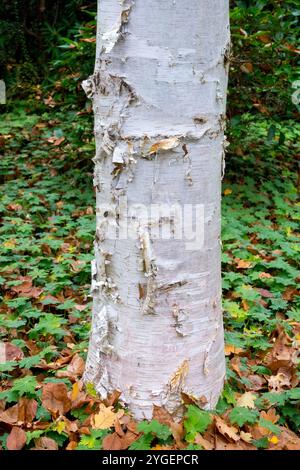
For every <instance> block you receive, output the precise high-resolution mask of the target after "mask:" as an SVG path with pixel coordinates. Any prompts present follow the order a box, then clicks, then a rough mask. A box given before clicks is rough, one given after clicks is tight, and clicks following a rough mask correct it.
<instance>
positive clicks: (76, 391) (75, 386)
mask: <svg viewBox="0 0 300 470" xmlns="http://www.w3.org/2000/svg"><path fill="white" fill-rule="evenodd" d="M78 394H79V385H78V382H75V383H74V384H73V387H72V393H71V400H72V401H75V400H76V398H77V397H78Z"/></svg>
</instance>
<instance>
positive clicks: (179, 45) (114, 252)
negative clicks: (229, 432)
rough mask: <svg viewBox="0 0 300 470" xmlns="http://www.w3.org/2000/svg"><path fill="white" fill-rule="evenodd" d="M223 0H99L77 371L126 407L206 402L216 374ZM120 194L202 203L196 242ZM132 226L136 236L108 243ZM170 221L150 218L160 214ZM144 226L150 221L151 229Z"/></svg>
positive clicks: (215, 388)
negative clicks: (155, 231)
mask: <svg viewBox="0 0 300 470" xmlns="http://www.w3.org/2000/svg"><path fill="white" fill-rule="evenodd" d="M228 10H229V7H228V0H164V1H162V0H135V1H131V0H100V1H99V6H98V33H97V56H96V65H95V72H94V74H93V75H92V76H91V77H89V79H88V80H86V81H85V82H84V83H83V87H84V89H85V91H86V93H87V95H88V97H90V98H91V99H92V100H93V106H94V113H95V137H96V156H95V159H94V161H95V174H94V186H95V188H96V198H97V202H96V204H97V217H96V238H95V261H94V262H93V264H92V294H93V299H94V306H93V323H92V331H91V337H90V346H89V354H88V360H87V366H86V371H85V381H86V382H93V383H94V384H95V387H96V389H97V391H98V392H99V393H100V395H101V396H102V397H105V396H106V395H107V393H109V392H110V391H112V390H114V389H119V390H120V391H121V392H122V399H123V401H124V402H125V403H126V404H128V405H129V408H130V409H131V410H132V412H133V413H134V415H135V417H136V418H138V419H141V418H144V417H146V418H150V417H151V415H152V407H153V404H157V405H164V406H165V407H166V408H167V409H168V410H169V411H170V412H172V413H173V414H174V415H175V416H176V415H177V414H180V407H181V393H185V394H187V395H190V396H192V397H193V399H194V400H198V402H199V404H201V405H202V406H204V407H206V408H212V407H214V406H215V404H216V402H217V400H218V397H219V394H220V392H221V390H222V387H223V381H224V376H225V361H224V345H223V325H222V309H221V268H220V251H221V241H220V201H221V177H222V172H223V170H224V151H225V147H226V139H225V137H224V122H225V117H224V113H225V106H226V90H227V73H228V70H227V69H228V67H227V62H228V55H229V46H230V36H229V15H228ZM125 198H126V199H127V205H128V206H130V205H133V204H137V203H141V204H145V205H149V204H168V205H170V204H174V203H176V204H179V205H180V206H182V207H183V206H184V205H186V204H191V205H196V204H203V207H204V217H205V230H204V244H203V247H202V249H201V250H199V249H194V250H186V240H178V239H175V240H174V239H171V240H162V239H161V238H157V237H153V236H152V235H151V233H152V232H151V222H149V220H146V219H145V217H144V216H143V214H142V213H140V211H139V210H138V208H136V209H135V210H133V211H131V214H130V216H128V214H127V209H128V206H127V207H126V204H125V203H124V200H125ZM123 222H126V223H128V224H129V226H130V228H131V230H133V231H135V232H136V234H137V238H136V239H135V240H134V239H130V238H126V237H124V239H117V240H112V239H111V237H109V236H108V233H109V230H110V229H111V228H113V227H121V226H122V223H123ZM169 222H170V221H168V220H166V218H164V217H161V219H160V220H159V225H160V226H161V227H162V228H163V226H164V224H165V223H166V224H167V223H169ZM152 228H153V227H152Z"/></svg>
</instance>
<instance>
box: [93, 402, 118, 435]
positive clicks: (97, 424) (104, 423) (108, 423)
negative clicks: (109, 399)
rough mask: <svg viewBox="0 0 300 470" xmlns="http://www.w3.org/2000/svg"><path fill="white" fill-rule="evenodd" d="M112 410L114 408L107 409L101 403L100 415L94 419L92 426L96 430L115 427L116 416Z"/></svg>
mask: <svg viewBox="0 0 300 470" xmlns="http://www.w3.org/2000/svg"><path fill="white" fill-rule="evenodd" d="M112 409H113V407H112V406H108V407H106V406H105V405H103V403H101V405H100V409H99V413H98V414H96V415H94V416H93V418H92V426H93V428H94V429H108V428H111V427H112V426H113V424H114V422H115V419H116V415H115V413H114V412H113V411H112Z"/></svg>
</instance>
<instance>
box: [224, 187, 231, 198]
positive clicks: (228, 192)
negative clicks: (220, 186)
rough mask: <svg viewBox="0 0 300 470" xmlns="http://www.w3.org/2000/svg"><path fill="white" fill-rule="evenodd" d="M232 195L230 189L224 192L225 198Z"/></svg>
mask: <svg viewBox="0 0 300 470" xmlns="http://www.w3.org/2000/svg"><path fill="white" fill-rule="evenodd" d="M231 193H232V189H229V188H227V189H225V191H224V195H225V196H228V195H229V194H231Z"/></svg>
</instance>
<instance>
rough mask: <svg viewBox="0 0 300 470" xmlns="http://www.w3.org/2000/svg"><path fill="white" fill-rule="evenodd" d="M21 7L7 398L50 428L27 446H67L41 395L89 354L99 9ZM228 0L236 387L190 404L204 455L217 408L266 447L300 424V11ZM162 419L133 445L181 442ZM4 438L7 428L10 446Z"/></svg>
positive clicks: (6, 64)
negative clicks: (31, 401)
mask: <svg viewBox="0 0 300 470" xmlns="http://www.w3.org/2000/svg"><path fill="white" fill-rule="evenodd" d="M24 3H25V2H22V1H19V0H18V1H14V2H6V1H5V2H4V5H5V8H4V10H3V11H2V12H1V16H0V25H1V27H2V28H4V31H5V34H4V35H3V37H2V39H1V41H3V44H4V45H5V46H6V53H5V55H3V54H2V55H1V57H0V62H1V67H2V69H1V70H2V73H3V74H4V75H5V78H6V81H7V84H8V103H7V105H6V106H2V107H0V112H1V113H3V114H4V113H5V120H2V121H1V124H0V133H1V136H0V158H1V159H0V169H1V171H0V173H1V180H0V184H1V198H0V217H1V221H2V227H1V229H0V246H1V254H0V284H1V287H0V288H1V302H2V304H1V310H0V339H2V340H5V341H8V342H10V343H11V344H13V345H15V346H16V347H17V348H19V349H20V350H21V351H22V353H23V357H22V358H21V360H15V359H12V360H11V361H9V362H6V363H2V364H0V373H1V378H2V384H3V385H2V391H0V402H1V400H2V402H1V403H3V404H4V406H12V405H14V403H16V402H17V401H18V400H19V399H20V398H21V397H27V398H35V400H37V403H38V410H37V417H38V419H39V420H40V421H42V422H45V423H48V426H47V425H46V426H44V427H43V426H41V427H37V428H35V430H33V431H31V430H28V429H26V437H27V447H28V448H30V447H32V446H33V442H35V440H36V439H38V438H39V437H40V436H48V437H51V439H54V441H56V442H57V445H58V446H59V447H65V446H66V444H67V443H68V439H70V440H71V437H70V434H68V432H67V430H66V428H65V427H59V426H60V425H59V421H58V420H57V419H55V417H53V416H52V417H51V415H50V414H49V411H47V410H46V409H45V408H44V406H43V405H42V400H41V390H40V389H41V386H42V385H43V384H45V383H47V382H49V381H50V382H51V381H52V382H55V381H60V382H61V381H63V382H64V383H65V384H66V386H67V387H68V389H69V390H72V387H73V389H74V381H73V380H71V379H70V378H68V377H67V376H66V377H65V378H58V377H59V376H58V375H57V370H58V367H57V368H56V367H55V364H57V363H58V362H57V361H59V360H61V358H67V357H72V355H73V354H74V353H78V354H79V355H80V356H81V357H83V358H84V357H85V354H86V348H87V341H88V333H89V321H90V306H91V302H90V297H89V283H90V260H91V258H92V245H93V237H94V210H93V207H94V195H93V189H92V163H91V158H92V156H93V153H94V142H93V135H92V112H91V106H90V102H89V101H88V100H86V98H85V96H84V93H83V91H82V90H81V87H80V82H81V80H82V79H83V78H85V77H86V76H87V75H88V74H89V73H91V72H92V69H93V61H94V50H95V40H94V37H95V17H94V13H93V9H94V7H95V2H91V3H89V4H88V5H86V4H85V2H81V1H75V0H73V1H71V0H69V1H67V2H60V1H58V0H56V1H53V2H49V1H45V2H42V1H33V0H32V1H30V2H27V3H28V4H29V8H28V9H27V10H26V11H27V13H26V15H27V16H26V17H25V20H24V23H22V25H21V24H20V17H21V16H20V12H22V11H23V10H22V8H24ZM50 3H51V7H50ZM231 3H232V10H231V16H232V36H233V52H232V58H231V60H232V63H231V82H230V90H229V106H228V117H229V119H228V121H229V122H228V134H229V137H228V138H229V141H230V142H231V145H230V147H229V151H228V154H227V173H226V177H225V179H224V189H223V193H224V198H223V281H224V285H223V288H224V319H225V328H226V355H227V359H228V373H227V383H226V386H225V390H224V393H223V396H222V397H221V399H220V401H219V404H218V407H217V410H215V412H214V414H209V413H207V412H204V411H202V410H200V409H199V408H198V407H197V406H196V403H193V404H191V403H187V408H186V415H185V421H184V426H183V428H182V429H183V441H184V442H185V445H186V446H189V447H188V448H190V449H193V448H203V446H204V448H205V445H206V444H205V442H204V443H203V442H202V441H199V438H198V437H199V434H204V433H209V430H210V429H211V426H212V422H213V416H214V420H216V419H217V418H216V416H217V415H219V416H222V417H223V418H222V419H226V421H227V423H228V425H230V426H235V431H232V430H231V432H240V433H241V432H243V433H244V434H249V435H250V441H251V443H252V444H254V445H255V446H256V447H257V448H268V447H272V446H273V447H274V446H275V447H276V445H278V446H279V445H280V446H281V448H285V447H284V446H285V445H287V444H286V441H287V435H286V434H285V431H284V429H285V428H283V426H286V427H287V428H289V429H290V430H292V431H297V429H298V428H299V425H300V419H299V403H300V393H299V390H300V389H299V388H298V384H299V370H297V360H296V351H297V347H299V339H300V338H299V333H300V332H299V321H300V301H299V291H297V289H296V286H297V282H298V281H299V276H300V274H299V271H298V269H297V268H298V266H299V261H300V255H299V243H298V241H299V234H298V233H297V229H298V224H299V213H298V212H297V204H296V198H297V185H299V179H297V178H298V176H297V175H298V167H297V162H296V155H297V153H298V152H299V148H297V146H298V143H299V137H300V128H299V126H298V125H297V124H296V118H297V112H298V107H297V105H296V104H295V103H293V102H292V99H291V96H292V93H293V92H294V89H293V87H292V84H293V83H294V81H295V80H296V79H297V76H296V74H295V67H294V66H295V64H296V58H297V54H296V19H297V16H298V15H299V10H297V6H296V4H297V2H296V1H293V0H288V1H285V2H283V1H279V0H278V1H275V0H270V1H267V0H249V1H246V0H244V1H243V0H236V1H234V2H231ZM62 4H63V5H62ZM43 5H45V6H46V9H45V10H43V11H42V12H40V17H39V16H37V15H36V13H35V12H36V9H41V7H43ZM62 9H63V12H64V14H63V15H62V14H60V13H59V12H61V11H62ZM16 11H18V12H19V13H18V15H19V16H18V15H17V13H16ZM33 20H34V21H33ZM16 23H18V24H19V28H20V29H22V34H16V30H15V24H16ZM29 25H30V31H31V33H34V34H35V35H36V36H35V40H34V41H33V40H32V39H31V38H32V34H30V33H29V32H28V28H29ZM25 26H26V28H25ZM38 38H39V39H38ZM32 41H33V42H32ZM39 48H40V49H39ZM45 64H46V65H47V66H46V67H45ZM280 351H281V352H280ZM282 351H284V359H282V358H281V359H280V357H281V356H280V354H281V353H282ZM66 363H67V362H66ZM53 364H54V365H53ZM60 367H63V365H62V366H60ZM63 370H64V369H63ZM71 378H72V377H71ZM72 382H73V384H72ZM75 383H76V382H75ZM88 391H89V394H90V395H91V396H92V395H93V394H94V392H93V389H92V388H90V389H89V390H88ZM243 397H244V398H243ZM242 398H243V399H242ZM243 400H244V401H243ZM245 403H246V405H245ZM93 410H94V408H93ZM90 413H91V409H90V411H89V412H88V413H86V412H85V407H84V406H82V407H81V408H79V409H76V408H75V409H72V410H71V411H70V412H69V413H68V419H69V420H76V423H77V425H78V426H79V427H80V425H81V426H84V424H83V423H85V422H86V419H87V416H88V414H90ZM220 419H221V418H220ZM215 422H216V426H217V427H218V426H219V427H218V430H219V428H220V429H221V428H222V426H221V425H220V423H219V422H218V421H215ZM218 423H219V424H218ZM167 424H168V425H169V424H170V423H168V422H167V420H166V422H162V423H159V422H158V421H156V420H153V421H152V422H151V423H150V424H149V423H146V422H143V423H140V424H139V427H138V429H137V435H138V434H139V437H138V439H137V440H135V441H134V442H132V443H131V446H130V448H131V449H141V448H151V447H153V446H158V448H160V447H161V448H164V447H168V446H170V445H172V436H171V432H170V431H169V427H167ZM65 426H66V425H65ZM171 429H173V428H172V426H171ZM223 431H224V430H223ZM8 432H9V430H8V429H6V428H5V427H4V428H3V430H0V439H1V441H2V443H3V447H5V446H6V445H7V444H6V442H7V435H8ZM107 432H108V431H106V430H95V429H94V430H92V431H91V433H90V435H84V434H80V436H79V437H78V436H77V438H76V439H77V442H78V447H77V448H78V449H91V448H101V447H102V445H103V442H105V439H107ZM172 432H173V436H174V435H176V434H174V431H173V430H172ZM219 432H220V433H221V431H220V430H219ZM224 432H225V431H224ZM226 432H227V433H228V431H226ZM226 432H225V434H223V436H225V435H226ZM73 434H74V433H73ZM73 434H72V439H73V440H74V439H75V438H74V435H73ZM221 434H222V433H221ZM1 436H2V437H1ZM176 436H177V435H176ZM197 436H198V437H197ZM282 436H284V437H282ZM248 438H249V436H248ZM76 439H75V440H76ZM175 439H176V438H175ZM206 439H208V440H209V435H208V434H207V435H206ZM239 439H240V438H236V437H234V438H232V439H231V440H232V442H234V443H236V442H241V441H239ZM245 439H246V438H245ZM176 442H177V440H176ZM243 442H244V441H243ZM245 442H247V439H246V441H245ZM244 445H246V444H245V443H244ZM249 445H250V444H249Z"/></svg>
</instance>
